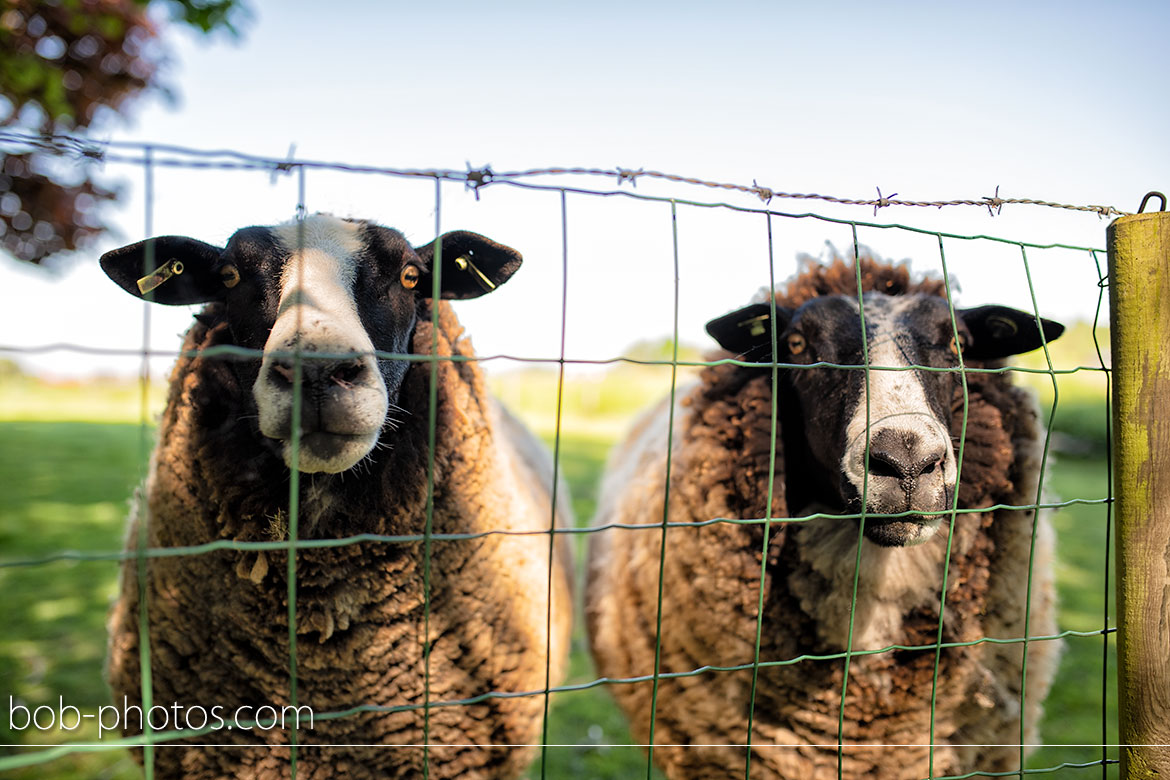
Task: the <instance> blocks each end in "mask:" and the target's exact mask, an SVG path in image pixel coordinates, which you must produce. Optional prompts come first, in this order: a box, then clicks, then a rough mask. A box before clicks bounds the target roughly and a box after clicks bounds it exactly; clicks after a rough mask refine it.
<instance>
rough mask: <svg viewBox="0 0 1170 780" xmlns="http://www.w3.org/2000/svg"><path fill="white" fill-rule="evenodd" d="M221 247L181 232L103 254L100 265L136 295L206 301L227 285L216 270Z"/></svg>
mask: <svg viewBox="0 0 1170 780" xmlns="http://www.w3.org/2000/svg"><path fill="white" fill-rule="evenodd" d="M222 253H223V250H222V249H220V248H219V247H214V246H211V245H210V244H205V243H203V242H202V241H196V240H195V239H193V238H186V237H184V236H159V237H158V238H148V239H146V240H145V241H139V242H138V243H136V244H130V245H129V246H124V247H122V248H121V249H114V250H111V251H109V252H106V253H105V254H104V255H102V258H101V266H102V270H103V271H105V272H106V276H108V277H110V278H111V279H113V280H114V282H116V283H117V285H118V286H119V287H121V288H122V289H123V290H125V291H126V292H128V293H130V294H131V295H133V296H134V297H135V298H141V299H143V300H146V301H152V302H154V303H165V304H167V305H169V306H182V305H186V304H192V303H207V302H208V301H213V300H216V299H218V298H220V297H222V295H223V293H224V291H225V290H226V289H227V287H226V283H225V280H224V277H223V275H222V273H221V272H219V271H217V270H216V265H217V264H218V263H219V259H220V255H221V254H222Z"/></svg>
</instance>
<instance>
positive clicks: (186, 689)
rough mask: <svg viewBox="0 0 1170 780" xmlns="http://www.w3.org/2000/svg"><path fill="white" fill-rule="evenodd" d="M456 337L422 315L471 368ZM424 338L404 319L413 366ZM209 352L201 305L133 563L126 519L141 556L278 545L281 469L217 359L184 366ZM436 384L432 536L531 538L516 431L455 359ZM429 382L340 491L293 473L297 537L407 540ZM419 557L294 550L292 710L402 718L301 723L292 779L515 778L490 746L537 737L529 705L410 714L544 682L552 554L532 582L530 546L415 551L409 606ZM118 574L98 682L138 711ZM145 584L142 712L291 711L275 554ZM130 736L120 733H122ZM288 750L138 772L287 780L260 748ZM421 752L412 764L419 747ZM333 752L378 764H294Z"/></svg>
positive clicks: (532, 511)
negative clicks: (104, 681) (221, 545)
mask: <svg viewBox="0 0 1170 780" xmlns="http://www.w3.org/2000/svg"><path fill="white" fill-rule="evenodd" d="M462 334H463V331H462V329H461V327H460V326H459V324H458V322H457V320H456V319H455V316H454V313H453V312H452V311H451V309H450V307H449V306H448V305H447V304H446V303H441V304H440V306H439V331H438V346H439V349H438V354H439V355H440V356H441V357H449V356H462V357H471V356H472V355H473V353H472V350H471V345H470V343H469V341H468V340H467V339H465V338H463V337H462ZM434 337H435V330H434V329H433V328H432V326H431V320H430V317H429V315H427V314H424V315H423V316H422V317H421V318H420V322H419V324H418V326H417V329H416V332H415V335H414V351H415V352H416V353H418V354H430V353H431V352H432V349H433V347H432V344H433V340H434ZM229 342H230V336H229V334H228V332H227V325H226V322H225V321H224V320H223V319H222V317H221V315H220V312H219V311H218V310H217V308H216V307H215V306H212V307H209V308H208V310H207V311H206V312H205V313H204V315H202V316H201V318H200V323H199V324H196V325H194V326H193V327H192V328H191V329H190V331H189V332H188V334H187V336H186V343H185V344H184V353H185V355H184V357H182V358H181V359H180V360H179V361H178V363H177V364H176V366H175V368H174V371H173V374H172V377H171V387H170V397H169V399H168V403H167V407H166V411H165V412H164V415H163V419H162V423H161V427H160V432H159V442H158V446H157V448H156V451H155V455H154V459H153V462H152V470H151V475H150V477H149V478H148V481H147V484H146V487H145V496H144V500H141V499H140V502H139V507H138V510H137V515H138V516H137V517H135V518H133V519H132V523H131V528H130V531H129V536H128V546H129V547H130V548H131V549H133V547H134V545H135V541H136V538H137V533H138V530H137V524H138V523H140V522H143V519H144V517H145V522H146V526H147V537H148V544H149V546H150V547H152V548H153V547H164V548H165V547H175V546H183V545H196V544H203V543H207V542H212V541H216V540H234V541H249V542H256V541H273V540H284V539H287V538H288V522H289V516H288V505H289V476H290V475H289V472H288V470H287V468H286V467H285V466H284V463H283V462H282V460H281V458H280V456H279V453H278V452H276V451H275V450H273V449H270V447H269V446H268V445H267V444H265V442H264V440H263V439H262V437H260V436H259V435H258V434H257V433H256V432H255V430H254V426H252V425H248V424H244V423H242V420H243V419H244V418H245V416H246V415H248V414H250V412H249V411H248V409H249V407H248V403H247V401H248V399H249V397H250V394H249V388H245V387H241V386H239V380H238V379H237V377H236V374H235V372H233V371H232V369H231V367H230V366H229V365H228V364H227V363H226V362H225V361H224V360H223V359H222V358H218V359H216V358H210V357H202V356H200V354H199V351H200V350H205V349H208V348H211V347H214V346H216V345H218V344H224V343H229ZM437 370H438V385H437V387H438V405H437V425H436V429H435V448H434V479H433V485H434V495H433V527H432V531H433V533H435V534H452V533H458V534H467V533H471V534H474V533H478V532H485V531H499V530H525V531H538V530H542V529H543V530H546V531H547V529H548V525H549V522H550V514H551V512H550V506H551V498H550V496H549V487H550V486H551V465H549V464H540V463H534V462H533V461H532V460H531V452H529V451H527V450H528V449H529V448H530V445H531V442H528V443H525V442H521V443H520V445H519V446H517V445H516V444H515V442H514V439H513V437H514V436H515V434H516V431H517V429H518V428H519V426H518V423H516V422H515V421H514V420H513V419H512V418H510V417H509V416H508V415H507V412H505V411H503V410H501V409H500V408H499V407H497V406H495V405H494V402H492V401H490V399H489V398H488V395H487V392H486V390H485V388H484V383H483V377H482V375H481V373H480V370H479V367H478V365H477V364H476V363H475V362H474V361H448V360H440V361H438V363H437ZM431 371H432V363H430V362H425V361H423V362H416V363H414V364H412V367H411V368H410V369H409V370H408V372H407V375H406V378H405V380H404V383H403V386H402V392H401V396H400V398H399V400H398V404H399V405H400V406H401V407H402V409H403V410H404V413H402V414H401V415H400V416H399V418H398V419H397V420H395V421H394V423H393V424H392V425H390V426H388V427H387V429H386V430H385V431H384V432H383V435H382V442H381V444H380V445H379V448H377V449H376V450H375V451H374V453H373V455H372V457H371V458H370V459H369V460H368V461H367V462H365V463H362V464H359V466H357V467H356V468H355V470H353V471H351V472H349V473H344V474H339V475H325V474H313V475H309V474H301V475H300V480H301V490H300V494H299V495H300V511H299V528H298V531H297V537H298V538H300V539H328V538H337V537H344V536H348V535H352V534H359V533H362V534H380V535H421V534H423V533H424V530H425V526H426V517H427V511H426V510H427V501H428V496H427V493H428V479H427V471H428V422H429V420H428V417H429V415H428V413H427V410H428V408H429V402H430V401H429V398H430V376H431ZM518 480H519V482H518ZM561 496H562V500H561V501H560V502H559V506H558V514H559V515H560V518H559V521H560V522H562V523H563V522H565V520H566V518H568V510H567V506H566V503H565V501H564V500H563V496H564V493H563V491H562V492H561ZM424 549H425V545H424V544H423V543H422V542H405V543H397V542H372V541H371V542H358V543H351V544H345V545H343V546H338V547H320V548H303V549H300V550H299V551H298V552H297V561H296V574H297V579H296V600H297V608H296V633H297V644H296V663H297V701H298V704H299V705H301V706H305V705H307V706H309V707H311V708H312V710H313V712H314V713H315V715H316V716H320V715H322V714H324V713H327V712H341V711H347V710H350V709H351V708H354V707H377V708H402V707H406V708H407V709H402V710H398V711H393V710H392V711H388V712H384V711H369V710H363V711H359V712H357V713H356V714H353V715H347V716H345V717H339V718H336V719H326V720H322V719H320V718H319V717H317V718H315V720H314V725H313V728H310V729H306V728H303V727H302V729H301V730H300V731H299V732H298V736H297V740H298V744H299V745H300V746H301V747H300V748H299V749H298V754H297V777H302V778H306V779H313V780H317V779H318V778H332V777H347V778H374V777H378V778H383V777H402V778H406V777H419V776H421V775H422V772H423V764H424V760H425V761H426V762H427V764H428V768H429V774H430V776H431V777H440V778H445V777H461V778H463V777H469V778H487V777H513V776H516V775H518V774H519V773H520V772H521V771H522V770H523V768H524V767H525V766H526V764H527V763H528V761H529V760H530V758H531V751H529V750H527V749H524V748H514V747H509V746H511V745H529V744H532V743H533V742H534V741H536V740H537V739H538V738H539V729H540V722H541V716H542V714H543V710H544V697H543V696H541V695H533V696H522V697H515V698H498V697H489V698H486V699H484V700H482V701H477V702H476V703H473V704H464V705H455V706H442V707H438V708H434V709H430V710H429V714H428V715H427V716H426V722H425V724H424V710H423V705H424V703H426V702H430V703H435V702H447V701H456V700H462V699H467V698H471V697H475V696H479V695H481V694H484V693H489V692H509V693H519V692H526V691H540V690H543V689H545V688H547V686H548V685H550V684H555V683H556V682H558V681H559V679H560V678H561V676H562V673H563V670H564V663H565V658H566V655H567V651H568V632H569V623H570V619H571V618H570V615H571V612H572V610H571V596H570V592H569V582H570V574H569V572H570V559H569V552H568V549H567V547H566V546H565V545H564V544H561V546H560V547H559V548H558V549H557V555H556V558H555V561H554V562H553V569H552V571H551V573H550V569H549V564H550V561H549V541H548V537H547V536H546V535H541V534H531V535H522V536H515V535H501V534H491V535H487V536H481V537H478V538H473V539H459V540H449V541H442V540H435V541H432V542H430V556H431V557H430V566H429V594H428V593H427V591H426V588H425V587H424V580H425V579H427V576H428V574H427V572H426V571H424V568H425V563H424V558H423V555H424ZM136 569H137V561H135V560H134V559H133V558H131V559H130V560H128V561H127V562H126V564H125V566H124V568H123V572H122V586H121V598H120V600H119V602H118V603H117V605H116V606H115V609H114V611H113V614H112V615H111V619H110V635H111V638H110V657H109V670H108V672H109V679H110V684H111V687H112V689H113V691H114V694H115V700H116V701H118V702H121V701H122V697H123V696H125V697H127V698H128V700H129V701H130V702H138V701H140V700H141V689H140V667H139V647H138V643H139V633H138V610H139V608H138V588H139V585H138V581H137V575H136ZM550 577H551V578H552V582H551V586H550V582H549V579H550ZM145 588H146V592H147V593H148V594H149V601H148V620H149V626H150V644H151V670H150V671H151V679H152V687H153V700H154V702H155V703H162V704H164V705H166V706H169V705H170V704H171V703H176V702H177V703H181V704H182V705H184V706H185V707H187V708H191V707H195V706H202V707H205V708H210V707H211V706H213V705H223V706H224V707H225V710H229V711H230V706H235V705H239V704H248V705H252V706H254V707H258V706H261V705H271V706H275V707H277V708H278V709H279V708H280V707H281V706H284V705H287V704H288V703H289V691H290V676H289V638H288V619H287V616H288V606H287V595H288V581H287V557H286V554H285V553H284V552H283V551H279V550H266V551H259V552H258V551H255V550H246V551H236V550H219V551H214V552H207V553H198V554H187V555H180V556H168V557H158V558H152V559H150V561H149V563H148V571H147V581H146V583H145ZM550 591H551V594H552V598H553V608H552V610H551V615H552V616H553V617H552V620H553V624H552V625H551V626H548V620H549V617H548V616H549V611H548V604H547V598H546V594H547V593H549V592H550ZM428 597H429V605H428V603H427V602H428ZM424 627H426V628H427V629H429V633H428V634H424ZM426 647H429V651H430V653H429V667H426V664H427V663H428V662H427V659H426V658H425V657H424V648H426ZM546 658H547V659H548V665H547V667H546ZM424 668H426V671H424ZM428 676H429V679H428ZM411 708H413V709H411ZM133 725H134V724H131V727H130V728H128V729H127V730H126V733H127V734H133V733H136V732H137V728H134V727H133ZM424 728H425V732H424ZM288 738H289V737H288V731H287V730H282V729H277V730H271V731H261V730H259V729H252V730H239V729H236V730H220V731H217V732H213V733H211V734H208V735H204V736H201V737H198V738H194V739H191V740H187V741H189V742H195V743H203V742H207V743H222V744H230V745H250V746H263V747H254V748H248V749H245V748H227V749H217V748H183V747H173V746H170V744H169V743H168V746H167V747H164V748H160V749H157V750H155V751H154V764H155V769H156V776H158V777H182V778H196V779H203V778H227V777H233V778H234V777H248V778H282V777H287V776H288V773H289V750H288V749H287V747H271V746H287V745H288ZM424 741H426V742H427V743H428V744H429V745H430V747H429V748H427V749H425V750H424V749H423V748H422V747H418V746H420V745H422V744H423V743H424ZM182 742H183V741H182V740H180V741H179V743H178V744H182ZM351 744H352V745H367V746H378V747H330V748H328V749H324V748H314V747H313V745H351ZM396 745H409V746H411V747H393V746H396ZM477 746H478V747H477Z"/></svg>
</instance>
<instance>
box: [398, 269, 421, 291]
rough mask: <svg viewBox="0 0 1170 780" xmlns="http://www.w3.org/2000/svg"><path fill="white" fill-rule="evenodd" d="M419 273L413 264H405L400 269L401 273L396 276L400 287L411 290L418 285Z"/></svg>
mask: <svg viewBox="0 0 1170 780" xmlns="http://www.w3.org/2000/svg"><path fill="white" fill-rule="evenodd" d="M418 279H419V271H418V266H417V265H415V264H413V263H407V264H406V265H404V266H403V267H402V273H401V274H399V276H398V281H400V282H401V283H402V286H403V287H405V288H406V289H408V290H413V289H414V288H415V286H416V285H417V284H418Z"/></svg>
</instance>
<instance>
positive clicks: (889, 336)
mask: <svg viewBox="0 0 1170 780" xmlns="http://www.w3.org/2000/svg"><path fill="white" fill-rule="evenodd" d="M914 303H915V299H914V298H902V297H893V298H891V297H885V296H866V298H865V327H866V336H867V338H868V349H869V365H870V366H871V368H870V370H869V391H868V393H867V392H866V387H865V380H864V377H863V378H862V385H861V392H860V394H859V395H858V399H857V403H856V406H854V408H853V409H852V410H851V412H850V414H849V416H848V420H849V422H848V423H847V425H846V439H845V441H846V447H845V455H844V459H843V463H842V467H843V470H844V473H845V476H846V478H847V479H848V480H849V482H850V483H851V484H852V485H853V487H854V488H855V489H856V490H857V495H858V496H860V495H862V491H863V488H864V487H867V485H866V458H865V455H866V448H867V446H868V445H869V443H870V441H871V439H872V438H873V436H874V435H875V434H876V433H878V432H879V431H881V430H883V429H890V430H893V431H896V432H898V433H899V434H902V433H905V434H909V435H912V436H916V437H918V440H919V441H921V442H924V443H928V444H933V445H935V446H936V447H937V448H939V449H941V450H942V451H943V452H944V453H945V457H944V459H943V462H942V464H941V465H942V474H941V476H942V479H941V480H937V483H938V485H939V486H940V488H941V486H942V485H944V484H945V485H946V486H949V487H953V486H954V484H955V476H956V472H955V456H954V452H953V450H952V447H951V439H950V431H949V430H948V429H947V427H946V426H945V425H944V424H943V422H942V421H940V420H939V419H938V417H937V416H936V413H935V411H934V409H933V408H932V407H931V405H930V403H929V402H928V401H927V398H926V388H925V387H923V384H922V375H921V372H918V371H913V370H910V371H904V370H903V371H883V370H880V368H879V367H891V368H897V367H901V366H909V365H913V362H912V361H911V359H909V357H908V354H907V351H906V349H905V348H903V346H900V342H901V344H905V345H908V344H909V343H910V340H911V338H912V337H910V336H909V335H908V334H907V329H908V327H909V326H908V325H907V324H905V323H903V322H902V321H901V320H902V316H903V315H904V313H905V311H906V309H907V308H909V307H910V306H912V305H913V304H914ZM853 305H854V307H855V308H856V307H857V301H853ZM910 355H911V356H912V355H913V353H912V352H911V353H910ZM859 373H860V372H859ZM867 399H868V402H869V409H868V417H869V427H868V429H867V428H866V412H867V410H866V401H867ZM945 403H947V404H949V403H950V399H949V398H948V399H946V402H945ZM874 482H875V479H874V477H873V476H872V475H871V476H870V477H869V481H868V491H867V493H868V494H869V495H870V496H872V495H873V493H874ZM928 525H930V526H931V527H930V528H928V529H924V531H929V532H933V528H934V527H936V526H937V523H932V524H928ZM928 537H929V533H926V534H925V536H924V537H923V538H922V539H918V540H911V543H913V542H914V541H925V538H928Z"/></svg>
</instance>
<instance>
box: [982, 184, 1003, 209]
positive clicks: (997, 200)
mask: <svg viewBox="0 0 1170 780" xmlns="http://www.w3.org/2000/svg"><path fill="white" fill-rule="evenodd" d="M983 205H985V206H987V213H988V214H989V215H991V216H993V217H995V216H998V215H999V212H1000V211H1002V210H1003V198H1001V197H999V185H998V184H997V185H995V195H993V196H991V197H988V196H986V195H984V196H983Z"/></svg>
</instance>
